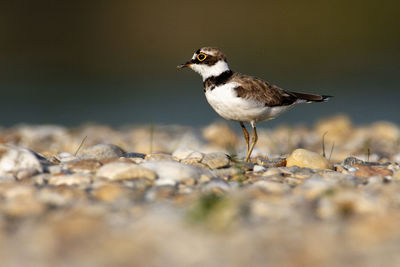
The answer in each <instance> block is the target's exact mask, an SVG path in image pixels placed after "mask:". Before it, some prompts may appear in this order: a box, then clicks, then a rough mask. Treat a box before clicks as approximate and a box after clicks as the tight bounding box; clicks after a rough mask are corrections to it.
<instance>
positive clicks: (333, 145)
mask: <svg viewBox="0 0 400 267" xmlns="http://www.w3.org/2000/svg"><path fill="white" fill-rule="evenodd" d="M334 147H335V142H333V143H332V147H331V153H329V161H331V157H332V152H333V148H334Z"/></svg>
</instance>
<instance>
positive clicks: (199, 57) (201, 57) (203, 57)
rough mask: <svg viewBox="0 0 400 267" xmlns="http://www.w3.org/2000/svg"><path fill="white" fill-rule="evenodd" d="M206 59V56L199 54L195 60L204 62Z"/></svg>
mask: <svg viewBox="0 0 400 267" xmlns="http://www.w3.org/2000/svg"><path fill="white" fill-rule="evenodd" d="M206 57H207V55H206V54H204V53H200V54H198V55H197V59H198V60H199V61H203V60H205V59H206Z"/></svg>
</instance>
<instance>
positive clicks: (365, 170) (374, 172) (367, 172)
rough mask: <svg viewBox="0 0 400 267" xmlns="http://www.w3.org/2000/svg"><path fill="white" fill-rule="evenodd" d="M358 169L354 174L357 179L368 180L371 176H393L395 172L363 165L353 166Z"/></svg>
mask: <svg viewBox="0 0 400 267" xmlns="http://www.w3.org/2000/svg"><path fill="white" fill-rule="evenodd" d="M353 166H354V167H356V168H358V170H357V171H356V172H355V173H354V176H356V177H363V178H367V177H370V176H380V177H384V176H392V175H393V172H392V171H390V170H388V169H385V168H382V167H378V166H363V165H353Z"/></svg>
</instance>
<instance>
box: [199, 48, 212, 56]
mask: <svg viewBox="0 0 400 267" xmlns="http://www.w3.org/2000/svg"><path fill="white" fill-rule="evenodd" d="M200 53H204V54H207V55H211V56H215V53H214V51H212V50H211V51H210V50H203V49H201V50H200Z"/></svg>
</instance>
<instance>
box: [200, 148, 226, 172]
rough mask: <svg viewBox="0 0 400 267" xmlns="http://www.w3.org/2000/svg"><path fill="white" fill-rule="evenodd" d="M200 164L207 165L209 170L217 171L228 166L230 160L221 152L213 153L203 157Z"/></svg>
mask: <svg viewBox="0 0 400 267" xmlns="http://www.w3.org/2000/svg"><path fill="white" fill-rule="evenodd" d="M201 163H203V164H205V165H207V166H208V167H210V168H211V169H218V168H223V167H226V166H228V165H229V163H230V160H229V158H228V156H227V155H226V154H224V153H222V152H215V153H208V154H206V155H204V157H203V159H202V161H201Z"/></svg>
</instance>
